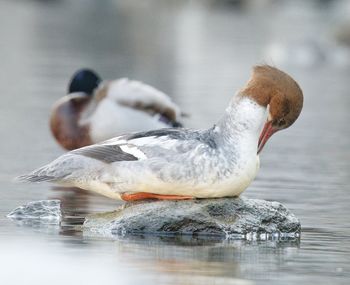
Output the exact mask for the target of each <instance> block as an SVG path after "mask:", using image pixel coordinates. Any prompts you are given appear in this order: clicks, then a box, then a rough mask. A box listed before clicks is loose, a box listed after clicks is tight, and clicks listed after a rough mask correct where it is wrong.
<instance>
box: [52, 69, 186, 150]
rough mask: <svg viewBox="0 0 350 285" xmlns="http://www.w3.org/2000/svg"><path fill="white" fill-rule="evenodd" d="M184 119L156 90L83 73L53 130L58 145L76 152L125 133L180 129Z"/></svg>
mask: <svg viewBox="0 0 350 285" xmlns="http://www.w3.org/2000/svg"><path fill="white" fill-rule="evenodd" d="M180 117H181V111H180V108H179V107H178V106H177V105H176V104H175V103H174V102H173V101H172V100H171V99H170V98H169V96H167V95H166V94H164V93H163V92H161V91H159V90H157V89H155V88H154V87H152V86H149V85H146V84H144V83H142V82H139V81H135V80H129V79H127V78H121V79H117V80H111V81H102V80H101V79H100V77H99V76H98V75H97V74H96V73H95V72H94V71H92V70H89V69H82V70H79V71H77V72H76V73H75V74H74V75H73V77H72V79H71V82H70V84H69V88H68V95H66V96H64V97H63V98H61V99H60V100H59V101H58V102H56V104H55V105H54V107H53V110H52V113H51V118H50V127H51V131H52V134H53V135H54V137H55V138H56V140H57V142H58V143H59V144H60V145H61V146H63V147H64V148H66V149H68V150H72V149H76V148H79V147H83V146H86V145H90V144H94V143H98V142H101V141H103V140H106V139H110V138H112V137H115V136H117V135H120V134H123V133H128V132H136V131H146V130H152V129H160V128H167V127H180V126H181V124H180V123H179V122H178V120H179V118H180Z"/></svg>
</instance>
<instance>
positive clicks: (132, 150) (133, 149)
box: [120, 145, 147, 160]
mask: <svg viewBox="0 0 350 285" xmlns="http://www.w3.org/2000/svg"><path fill="white" fill-rule="evenodd" d="M120 148H121V150H122V151H124V152H126V153H129V154H131V155H133V156H135V157H136V158H138V159H139V160H143V159H146V158H147V156H146V155H145V154H144V153H143V152H142V151H141V150H139V149H138V148H137V147H136V146H132V145H121V146H120Z"/></svg>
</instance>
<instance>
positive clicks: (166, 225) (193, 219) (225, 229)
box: [83, 198, 300, 240]
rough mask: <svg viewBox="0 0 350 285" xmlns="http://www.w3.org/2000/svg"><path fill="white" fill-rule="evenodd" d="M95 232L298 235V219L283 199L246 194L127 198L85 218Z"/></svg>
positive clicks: (235, 236)
mask: <svg viewBox="0 0 350 285" xmlns="http://www.w3.org/2000/svg"><path fill="white" fill-rule="evenodd" d="M83 229H84V230H85V231H90V232H92V233H94V234H95V235H96V234H98V235H102V236H113V235H114V236H116V235H117V236H118V235H126V234H152V235H154V234H156V235H191V236H218V237H221V238H225V239H226V238H229V239H248V240H265V239H281V238H287V239H288V238H292V239H295V238H298V237H299V235H300V222H299V220H298V219H297V218H296V217H295V216H294V215H293V214H292V213H291V212H290V211H289V210H288V209H287V208H286V207H284V206H283V205H282V204H280V203H278V202H268V201H264V200H254V199H246V198H221V199H202V200H189V201H147V202H145V201H142V202H136V203H127V204H125V205H123V206H122V207H120V208H119V209H117V210H116V211H114V212H108V213H103V214H95V215H91V216H88V217H87V218H86V219H85V222H84V225H83Z"/></svg>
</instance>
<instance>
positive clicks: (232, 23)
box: [0, 0, 350, 284]
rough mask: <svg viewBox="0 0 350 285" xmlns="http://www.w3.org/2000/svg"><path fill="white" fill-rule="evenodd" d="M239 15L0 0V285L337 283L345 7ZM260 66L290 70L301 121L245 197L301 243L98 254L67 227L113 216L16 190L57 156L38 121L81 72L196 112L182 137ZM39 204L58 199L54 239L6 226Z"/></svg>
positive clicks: (344, 167) (345, 145) (347, 164)
mask: <svg viewBox="0 0 350 285" xmlns="http://www.w3.org/2000/svg"><path fill="white" fill-rule="evenodd" d="M233 2H235V3H236V4H235V5H234V4H233ZM237 2H239V1H231V4H228V3H226V2H225V1H216V2H215V3H214V1H212V2H211V1H191V2H187V1H156V0H152V1H151V0H148V1H142V3H141V1H116V0H106V1H92V0H75V1H69V0H62V1H60V0H56V1H54V0H51V1H44V0H42V1H38V0H37V1H31V0H26V1H23V0H22V1H21V0H18V1H12V0H2V1H0V34H1V37H0V58H1V69H0V91H1V103H0V136H1V138H2V139H1V141H0V149H1V151H0V161H1V164H0V183H1V184H0V185H1V189H0V201H1V202H0V241H1V243H0V252H1V257H0V264H1V268H3V269H4V270H3V271H4V272H2V273H1V280H2V282H1V283H4V284H5V283H6V284H20V282H26V283H27V284H46V283H47V280H48V279H49V280H50V283H51V284H62V283H63V282H68V283H74V282H85V284H96V283H98V282H99V283H100V284H112V283H113V284H116V283H117V284H140V283H141V282H143V284H281V283H282V284H288V283H289V284H295V283H296V282H298V283H299V284H310V283H311V282H317V283H318V284H348V283H349V277H350V242H349V236H350V222H349V216H350V207H349V205H350V195H349V185H350V152H349V146H350V135H349V134H350V125H349V123H348V122H349V120H350V112H349V111H348V108H349V106H350V97H349V72H350V65H349V64H348V62H349V58H348V49H347V48H346V47H341V46H339V45H337V44H336V42H335V40H334V36H333V35H334V32H335V31H336V29H337V27H338V26H340V25H341V24H342V21H343V20H344V21H345V20H346V15H348V12H349V9H348V7H349V3H348V1H280V2H278V3H277V4H274V5H272V4H269V3H275V2H274V1H254V0H252V1H246V2H245V3H250V4H245V5H243V6H240V5H239V4H237ZM261 2H264V3H265V5H267V6H264V5H262V4H261ZM254 3H255V4H254ZM259 3H260V4H259ZM276 43H277V45H276ZM276 46H278V48H277V49H276ZM271 47H273V48H271ZM283 47H289V50H291V49H292V50H294V47H295V50H298V52H297V53H293V52H291V53H290V54H289V53H288V52H286V51H285V50H283ZM290 47H292V48H290ZM281 50H282V52H281ZM286 54H287V55H286ZM295 54H297V55H295ZM294 57H297V58H294ZM256 63H270V64H276V65H278V66H279V67H281V68H283V69H284V70H286V71H288V72H289V73H290V74H291V75H292V76H293V77H294V78H295V79H296V80H297V81H298V82H299V83H300V85H301V87H302V89H303V90H304V94H305V107H304V109H303V112H302V115H301V117H300V118H299V119H298V121H297V122H296V123H295V125H293V127H291V128H290V129H288V130H287V131H284V132H281V133H278V134H276V135H275V136H274V137H273V138H272V139H271V140H270V141H269V143H268V145H267V146H266V147H265V149H264V151H263V153H262V155H261V171H260V172H259V175H258V177H257V179H256V181H254V183H253V184H252V185H251V186H250V187H249V189H248V190H247V191H246V192H245V193H244V195H245V196H246V197H251V198H260V199H266V200H276V201H279V202H281V203H283V204H284V205H286V206H287V207H288V208H289V209H290V210H292V212H294V213H295V215H296V216H298V217H299V218H300V220H301V223H302V236H301V239H300V242H276V241H274V242H273V241H270V242H261V243H257V242H248V241H247V242H242V241H241V242H221V241H216V240H203V239H202V240H198V239H197V240H193V239H186V238H181V239H180V238H175V239H174V238H156V237H148V238H147V237H142V236H141V237H129V238H123V239H117V240H114V241H111V240H107V239H106V240H101V239H100V238H96V237H91V236H84V235H83V234H82V233H81V232H79V231H77V230H75V229H74V225H75V224H79V223H81V221H82V220H83V218H84V216H85V215H86V214H89V213H96V212H101V211H109V210H113V209H114V208H115V207H116V206H117V205H119V202H117V201H113V200H110V199H107V198H104V197H100V196H97V195H93V194H88V193H86V192H84V191H81V190H77V189H61V188H55V187H51V186H49V185H41V184H38V185H22V184H14V183H13V182H12V179H13V178H14V177H15V176H17V175H19V174H22V173H25V172H28V171H29V170H32V169H33V168H36V167H38V166H40V165H42V164H44V163H46V162H48V161H50V160H52V159H54V158H55V157H57V156H58V155H60V154H62V153H63V150H61V149H60V148H59V147H58V146H57V145H56V143H55V142H54V140H53V139H52V137H51V135H50V132H49V129H48V115H49V112H50V107H51V105H52V103H53V102H54V101H55V100H57V99H58V98H59V97H61V96H62V94H64V93H65V91H66V83H67V78H68V77H69V76H70V75H71V74H72V73H73V72H74V71H75V70H76V69H77V68H80V67H82V66H86V67H94V68H95V69H96V70H97V71H98V72H100V73H101V74H102V75H103V76H104V77H105V78H117V77H122V76H128V77H130V78H135V79H139V80H143V81H145V82H147V83H149V84H152V85H155V86H157V87H158V88H159V89H160V90H162V91H165V92H166V93H168V94H170V95H171V96H172V97H173V98H174V100H175V101H176V102H177V103H179V104H180V105H181V106H183V108H184V109H185V111H187V112H189V113H191V114H192V116H191V117H190V118H189V119H188V120H187V121H186V124H187V126H190V127H207V126H210V125H211V124H212V123H213V122H215V121H216V120H217V119H218V118H219V117H220V115H221V114H222V112H223V110H224V108H225V107H226V105H227V102H228V101H229V99H230V97H231V96H232V95H233V94H234V92H235V91H236V90H237V89H238V88H239V87H241V86H242V84H244V82H246V80H247V78H248V75H249V72H250V68H251V66H252V65H254V64H256ZM42 199H59V200H61V201H62V205H63V208H64V210H65V211H66V213H67V214H68V218H66V219H65V220H64V221H63V223H62V226H61V227H58V226H57V225H51V226H50V225H46V226H40V225H23V224H16V223H14V222H12V221H10V220H8V219H6V218H5V215H6V214H7V213H9V212H10V211H11V210H13V209H14V208H16V207H17V206H19V205H22V204H25V203H27V202H29V201H34V200H42ZM5 281H6V282H5Z"/></svg>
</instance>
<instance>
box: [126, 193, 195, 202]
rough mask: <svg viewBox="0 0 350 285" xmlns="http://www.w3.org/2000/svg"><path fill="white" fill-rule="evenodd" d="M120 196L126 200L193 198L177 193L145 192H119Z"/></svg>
mask: <svg viewBox="0 0 350 285" xmlns="http://www.w3.org/2000/svg"><path fill="white" fill-rule="evenodd" d="M120 197H121V198H122V199H123V200H124V201H127V202H130V201H138V200H145V199H158V200H190V199H193V197H191V196H179V195H161V194H153V193H146V192H139V193H133V194H126V193H124V194H121V195H120Z"/></svg>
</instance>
